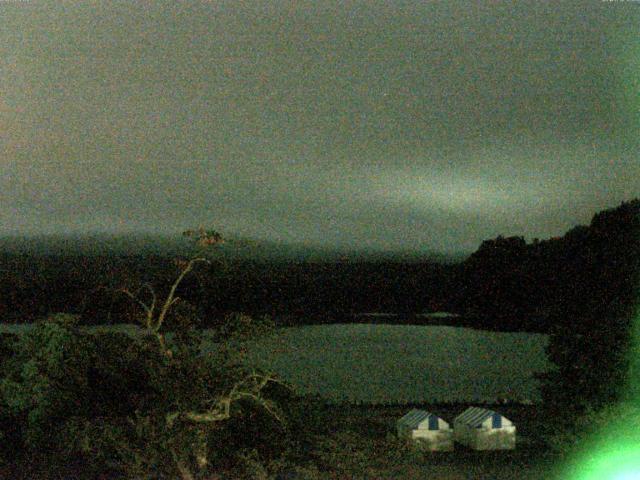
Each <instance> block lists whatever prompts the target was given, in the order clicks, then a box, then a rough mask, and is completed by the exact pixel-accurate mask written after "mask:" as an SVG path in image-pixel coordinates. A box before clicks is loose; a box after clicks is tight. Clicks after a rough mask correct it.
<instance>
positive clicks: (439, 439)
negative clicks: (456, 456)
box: [397, 409, 453, 451]
mask: <svg viewBox="0 0 640 480" xmlns="http://www.w3.org/2000/svg"><path fill="white" fill-rule="evenodd" d="M397 429H398V437H399V438H405V439H407V440H410V441H412V442H416V443H418V444H419V445H420V447H421V448H424V449H426V450H431V451H449V450H453V431H452V430H451V427H449V424H448V423H447V422H445V421H444V420H443V419H441V418H440V417H438V416H437V415H434V414H433V413H429V412H426V411H424V410H416V409H413V410H411V411H410V412H409V413H407V414H406V415H405V416H403V417H402V418H401V419H400V420H398V423H397Z"/></svg>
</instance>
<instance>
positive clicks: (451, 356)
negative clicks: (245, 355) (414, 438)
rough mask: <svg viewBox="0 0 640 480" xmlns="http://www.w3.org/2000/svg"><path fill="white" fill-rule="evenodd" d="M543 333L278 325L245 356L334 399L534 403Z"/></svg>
mask: <svg viewBox="0 0 640 480" xmlns="http://www.w3.org/2000/svg"><path fill="white" fill-rule="evenodd" d="M547 341H548V338H547V336H546V335H541V334H529V333H498V332H485V331H478V330H472V329H468V328H458V327H443V326H415V325H369V324H344V325H314V326H304V327H292V328H285V329H281V330H279V331H278V333H277V334H276V335H274V336H273V337H271V338H268V339H264V340H262V341H260V342H257V343H254V344H252V345H251V346H250V348H249V358H250V360H251V361H252V362H254V363H255V364H258V365H259V366H261V367H263V368H265V369H269V370H272V371H275V372H276V373H278V374H279V375H281V376H282V377H283V378H284V379H285V380H287V381H289V382H290V383H291V384H293V385H294V386H295V387H296V388H297V389H298V390H299V391H301V392H304V393H310V394H320V395H321V396H322V397H324V398H326V399H328V400H330V401H335V402H343V401H349V402H356V403H383V404H402V403H421V402H427V403H446V402H451V403H461V402H474V403H495V402H498V401H501V400H506V401H512V402H520V403H535V402H538V401H539V400H540V397H539V393H538V390H537V388H538V384H537V381H536V380H535V379H534V374H535V373H537V372H543V371H545V370H547V369H549V368H550V364H549V363H548V361H547V359H546V355H545V352H544V348H545V346H546V344H547Z"/></svg>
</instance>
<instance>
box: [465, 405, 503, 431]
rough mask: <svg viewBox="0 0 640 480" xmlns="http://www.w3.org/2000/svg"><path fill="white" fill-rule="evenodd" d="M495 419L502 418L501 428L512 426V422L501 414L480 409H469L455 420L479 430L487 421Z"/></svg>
mask: <svg viewBox="0 0 640 480" xmlns="http://www.w3.org/2000/svg"><path fill="white" fill-rule="evenodd" d="M495 417H500V419H501V421H500V425H501V426H502V425H505V426H506V425H511V422H510V421H509V420H508V419H506V418H505V417H503V416H502V415H500V414H499V413H496V412H494V411H493V410H487V409H486V408H480V407H469V408H467V409H466V410H465V411H464V412H462V413H461V414H460V415H458V416H457V417H456V418H455V422H460V423H465V424H467V425H469V426H470V427H473V428H479V427H481V426H482V425H483V424H484V423H485V421H487V420H488V419H493V418H495ZM494 424H495V422H494Z"/></svg>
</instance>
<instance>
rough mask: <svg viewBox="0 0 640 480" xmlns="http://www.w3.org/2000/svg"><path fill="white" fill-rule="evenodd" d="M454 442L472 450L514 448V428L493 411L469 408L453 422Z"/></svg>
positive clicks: (509, 422) (508, 421)
mask: <svg viewBox="0 0 640 480" xmlns="http://www.w3.org/2000/svg"><path fill="white" fill-rule="evenodd" d="M453 432H454V433H453V435H454V439H455V441H456V442H458V443H461V444H462V445H466V446H467V447H469V448H472V449H474V450H512V449H514V448H516V427H515V426H514V425H513V423H511V421H510V420H508V419H507V418H505V417H503V416H502V415H500V414H499V413H496V412H494V411H493V410H487V409H485V408H480V407H469V408H467V409H466V410H465V411H464V412H462V413H461V414H460V415H458V416H457V417H456V418H455V419H454V421H453Z"/></svg>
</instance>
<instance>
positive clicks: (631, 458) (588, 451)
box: [558, 282, 640, 480]
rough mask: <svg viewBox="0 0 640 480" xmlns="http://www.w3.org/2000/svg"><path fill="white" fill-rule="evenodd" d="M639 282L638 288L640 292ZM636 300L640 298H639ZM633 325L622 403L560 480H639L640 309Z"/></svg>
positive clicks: (607, 418) (570, 464)
mask: <svg viewBox="0 0 640 480" xmlns="http://www.w3.org/2000/svg"><path fill="white" fill-rule="evenodd" d="M638 283H639V282H636V286H637V287H636V288H638V286H639V285H638ZM636 298H640V295H637V296H636ZM639 304H640V302H636V314H635V318H634V321H633V324H632V332H631V333H632V339H631V345H630V348H629V352H628V355H629V371H628V376H627V388H626V394H625V397H624V399H623V402H621V403H620V405H618V406H616V407H615V408H612V409H611V410H610V411H608V412H607V413H605V414H604V416H603V418H601V419H600V421H601V422H602V420H603V419H604V423H605V425H606V426H604V427H600V428H597V427H596V428H595V429H594V432H592V434H591V436H590V438H589V439H588V441H586V442H584V444H583V445H582V448H581V449H580V451H579V452H578V453H577V454H576V455H575V456H574V458H572V459H571V460H570V461H569V462H568V464H567V467H566V468H565V469H564V470H563V472H562V474H561V475H560V476H558V478H559V479H563V480H564V479H567V480H640V375H639V373H640V309H639V308H638V305H639Z"/></svg>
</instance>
